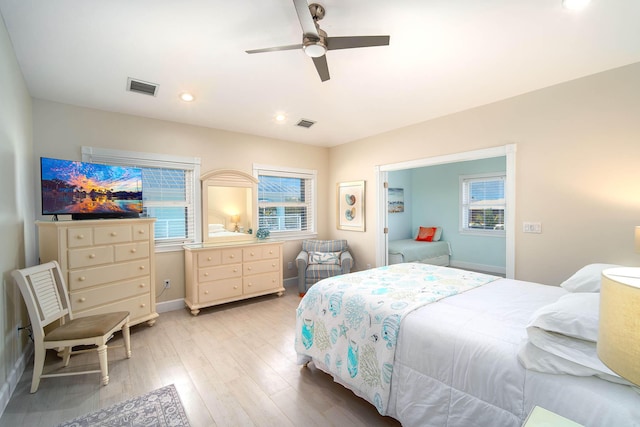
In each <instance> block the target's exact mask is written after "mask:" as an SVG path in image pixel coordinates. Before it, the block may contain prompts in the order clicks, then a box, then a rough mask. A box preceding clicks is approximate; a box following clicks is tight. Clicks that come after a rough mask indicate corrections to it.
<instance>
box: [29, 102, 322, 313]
mask: <svg viewBox="0 0 640 427" xmlns="http://www.w3.org/2000/svg"><path fill="white" fill-rule="evenodd" d="M33 138H34V161H35V160H37V159H38V158H39V157H41V156H45V157H55V158H62V159H70V160H80V158H81V152H80V151H81V147H82V146H92V147H100V148H109V149H118V150H132V151H139V152H149V153H161V154H171V155H177V156H188V157H200V159H201V162H202V163H201V173H202V174H204V173H206V172H209V171H211V170H214V169H237V170H241V171H243V172H246V173H249V174H251V173H252V170H253V169H252V168H253V164H254V163H259V164H263V165H274V166H284V167H292V168H303V169H315V170H317V171H318V192H319V194H326V193H327V192H328V189H327V184H326V183H327V176H328V171H329V150H328V149H327V148H322V147H314V146H310V145H303V144H294V143H290V142H285V141H278V140H273V139H267V138H261V137H256V136H251V135H244V134H239V133H234V132H226V131H222V130H215V129H208V128H203V127H198V126H190V125H183V124H178V123H173V122H167V121H162V120H155V119H147V118H143V117H136V116H130V115H125V114H117V113H109V112H104V111H99V110H93V109H88V108H81V107H74V106H70V105H65V104H59V103H55V102H49V101H43V100H37V99H36V100H34V101H33ZM37 173H38V172H37V171H35V172H34V175H37ZM38 185H39V184H38V183H36V184H34V186H36V187H35V189H34V191H35V194H39V191H40V189H39V187H37V186H38ZM36 203H37V206H36V210H37V212H38V213H39V212H40V205H39V203H40V201H39V200H37V201H36ZM42 219H45V220H46V219H48V217H47V218H42ZM328 227H329V222H328V207H327V205H326V204H325V203H320V204H319V212H318V234H319V236H321V237H322V236H326V235H328V233H329V231H328ZM300 246H301V244H300V242H299V241H289V242H286V244H285V247H284V266H283V267H284V274H285V278H287V277H294V276H296V275H297V270H296V268H295V262H294V260H295V257H296V255H298V252H299V251H300ZM156 261H157V262H156V264H157V268H156V282H157V283H156V289H157V294H158V295H159V294H160V292H161V291H162V280H163V279H171V283H172V286H171V288H170V289H168V290H166V291H165V292H164V293H163V294H162V296H160V298H158V301H159V302H162V301H171V300H175V299H178V298H184V295H185V293H184V254H183V252H182V251H179V252H170V253H159V254H156ZM288 262H293V269H291V270H288V269H287V265H288Z"/></svg>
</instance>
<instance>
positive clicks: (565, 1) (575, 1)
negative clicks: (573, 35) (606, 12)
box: [562, 0, 591, 10]
mask: <svg viewBox="0 0 640 427" xmlns="http://www.w3.org/2000/svg"><path fill="white" fill-rule="evenodd" d="M590 1H591V0H562V6H564V8H565V9H569V10H582V9H584V8H585V7H587V5H588V4H589V2H590Z"/></svg>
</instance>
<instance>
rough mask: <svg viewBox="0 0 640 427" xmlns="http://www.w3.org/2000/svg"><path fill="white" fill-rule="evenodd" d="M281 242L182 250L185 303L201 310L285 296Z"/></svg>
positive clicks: (207, 245)
mask: <svg viewBox="0 0 640 427" xmlns="http://www.w3.org/2000/svg"><path fill="white" fill-rule="evenodd" d="M282 247H283V243H282V242H276V241H268V240H264V241H260V240H257V239H255V240H254V241H246V240H243V241H239V242H224V243H199V244H192V245H185V246H184V257H185V259H184V269H185V286H186V290H185V291H186V298H185V303H186V304H187V306H188V307H189V308H190V309H191V314H193V315H194V316H195V315H197V314H198V313H199V312H200V309H201V308H203V307H210V306H213V305H217V304H223V303H226V302H231V301H238V300H242V299H246V298H251V297H256V296H260V295H266V294H272V293H277V294H278V296H281V295H282V294H283V292H284V287H283V286H282V283H283V282H282Z"/></svg>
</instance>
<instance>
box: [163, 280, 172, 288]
mask: <svg viewBox="0 0 640 427" xmlns="http://www.w3.org/2000/svg"><path fill="white" fill-rule="evenodd" d="M170 287H171V280H169V279H164V288H165V289H169V288H170Z"/></svg>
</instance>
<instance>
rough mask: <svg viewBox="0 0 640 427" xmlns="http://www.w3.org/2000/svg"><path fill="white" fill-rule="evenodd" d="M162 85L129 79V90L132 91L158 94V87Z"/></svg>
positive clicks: (152, 94)
mask: <svg viewBox="0 0 640 427" xmlns="http://www.w3.org/2000/svg"><path fill="white" fill-rule="evenodd" d="M159 86H160V85H158V84H156V83H149V82H145V81H142V80H137V79H132V78H131V77H129V78H128V79H127V90H128V91H130V92H136V93H142V94H144V95H151V96H156V95H157V94H158V87H159Z"/></svg>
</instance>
